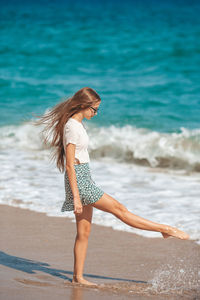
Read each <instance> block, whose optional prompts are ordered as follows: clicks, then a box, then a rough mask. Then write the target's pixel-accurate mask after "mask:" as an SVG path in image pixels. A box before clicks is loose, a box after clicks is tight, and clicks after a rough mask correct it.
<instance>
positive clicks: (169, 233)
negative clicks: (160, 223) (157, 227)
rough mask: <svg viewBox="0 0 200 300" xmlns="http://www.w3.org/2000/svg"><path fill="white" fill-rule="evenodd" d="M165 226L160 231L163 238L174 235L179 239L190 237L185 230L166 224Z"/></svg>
mask: <svg viewBox="0 0 200 300" xmlns="http://www.w3.org/2000/svg"><path fill="white" fill-rule="evenodd" d="M165 228H166V230H165V231H163V232H161V233H162V235H163V237H164V238H165V239H167V238H168V237H170V236H171V237H176V238H178V239H181V240H188V239H189V238H190V236H189V235H188V234H187V233H186V232H184V231H181V230H179V229H178V228H176V227H172V226H168V225H166V227H165Z"/></svg>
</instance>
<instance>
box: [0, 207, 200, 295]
mask: <svg viewBox="0 0 200 300" xmlns="http://www.w3.org/2000/svg"><path fill="white" fill-rule="evenodd" d="M0 207H1V210H0V225H1V226H0V232H1V241H2V242H1V246H2V247H1V266H2V268H1V283H0V290H1V295H2V299H3V298H4V299H8V300H9V299H20V300H23V299H27V298H29V299H35V298H36V297H37V298H38V299H39V300H40V299H45V298H46V296H48V297H49V299H50V300H51V299H54V298H55V296H59V299H62V298H63V299H64V297H65V299H66V296H68V297H70V299H74V300H75V299H76V300H77V299H78V300H79V299H80V300H81V299H82V297H86V298H87V299H93V298H94V297H95V298H96V299H100V298H101V299H102V298H103V299H107V297H109V298H111V299H112V297H114V299H122V297H124V298H123V299H129V298H132V299H133V296H134V299H146V298H147V297H148V299H172V297H173V299H183V297H184V299H194V297H196V296H197V295H199V296H200V294H199V293H200V291H199V287H198V269H199V266H198V262H199V261H200V251H199V250H200V246H199V245H197V244H196V243H195V241H191V240H189V241H183V240H179V239H175V238H169V239H163V238H162V237H161V238H147V237H143V236H140V235H137V234H135V233H130V232H125V231H119V230H114V229H112V228H111V227H105V226H102V225H96V224H92V231H91V234H90V238H89V245H88V251H87V257H86V261H85V268H84V271H85V272H84V274H85V275H84V276H85V278H86V279H87V280H91V281H93V282H94V283H97V284H98V287H95V288H94V287H85V286H81V285H73V284H72V283H71V279H72V276H73V245H74V239H75V234H76V228H75V223H73V222H71V219H68V218H67V217H66V218H65V217H62V218H60V217H53V216H51V217H49V216H47V215H46V214H45V213H38V212H35V211H31V210H29V209H24V208H23V209H21V208H19V207H12V206H8V205H4V204H1V206H0ZM94 258H95V260H94ZM30 294H31V296H30ZM13 295H14V298H13ZM31 297H32V298H31ZM170 297H171V298H170Z"/></svg>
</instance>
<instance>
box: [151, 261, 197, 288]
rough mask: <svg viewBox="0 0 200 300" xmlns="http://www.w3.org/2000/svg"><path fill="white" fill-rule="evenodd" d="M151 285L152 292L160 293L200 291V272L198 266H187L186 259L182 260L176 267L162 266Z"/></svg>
mask: <svg viewBox="0 0 200 300" xmlns="http://www.w3.org/2000/svg"><path fill="white" fill-rule="evenodd" d="M149 283H151V284H152V287H151V290H153V291H155V292H158V293H169V292H173V291H176V292H178V293H179V294H181V293H184V292H185V291H192V290H198V289H199V287H200V285H199V283H200V272H198V265H196V268H195V269H194V267H190V264H189V263H186V264H185V259H180V260H179V261H178V263H177V261H176V265H172V264H166V265H162V267H160V268H159V269H158V270H156V271H155V273H154V277H153V279H152V280H151V281H149Z"/></svg>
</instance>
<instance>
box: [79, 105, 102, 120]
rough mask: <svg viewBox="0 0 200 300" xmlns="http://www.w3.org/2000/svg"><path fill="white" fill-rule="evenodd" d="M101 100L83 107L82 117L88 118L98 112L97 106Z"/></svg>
mask: <svg viewBox="0 0 200 300" xmlns="http://www.w3.org/2000/svg"><path fill="white" fill-rule="evenodd" d="M100 103H101V102H96V103H94V104H93V105H91V106H90V107H89V108H86V109H84V111H83V112H84V118H86V119H88V120H90V119H91V118H93V117H94V116H96V115H97V113H98V111H97V110H98V108H99V105H100Z"/></svg>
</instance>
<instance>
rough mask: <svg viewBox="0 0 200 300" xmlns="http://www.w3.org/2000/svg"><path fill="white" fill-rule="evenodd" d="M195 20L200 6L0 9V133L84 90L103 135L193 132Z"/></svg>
mask: <svg viewBox="0 0 200 300" xmlns="http://www.w3.org/2000/svg"><path fill="white" fill-rule="evenodd" d="M14 3H15V4H14ZM199 12H200V4H199V2H198V1H167V3H163V2H161V1H160V2H159V1H123V2H119V1H84V3H83V2H82V1H76V3H73V2H72V1H55V2H54V3H48V2H47V1H36V2H35V1H32V2H29V3H27V2H20V3H17V2H12V1H11V2H10V3H9V2H8V3H5V4H2V7H1V11H0V19H1V21H0V35H1V48H0V86H1V89H0V93H1V100H0V101H1V119H0V125H1V126H4V125H5V124H6V125H7V124H20V123H21V122H23V120H24V119H25V120H27V119H29V118H31V113H32V112H36V113H42V112H44V110H45V109H46V108H47V107H51V106H53V105H54V104H56V103H57V102H59V101H60V99H61V97H69V96H71V95H72V94H73V93H74V92H76V91H77V90H78V89H80V88H82V87H84V86H90V87H92V88H94V89H95V90H96V91H97V92H98V93H99V94H100V96H101V98H102V104H101V111H100V112H99V115H98V116H97V117H96V118H95V119H93V120H92V122H95V123H97V124H98V125H99V126H101V125H105V126H109V125H111V124H113V125H117V126H124V125H125V124H130V125H133V126H136V127H138V128H141V127H142V128H148V129H151V130H156V131H162V132H179V131H180V128H181V127H184V128H187V129H194V128H199V114H200V85H199V78H200V68H199V66H200V19H199Z"/></svg>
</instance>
